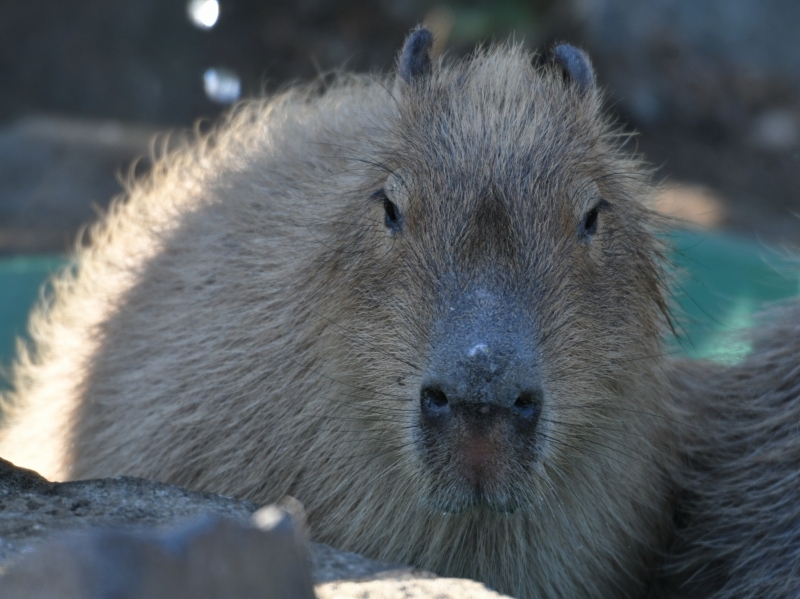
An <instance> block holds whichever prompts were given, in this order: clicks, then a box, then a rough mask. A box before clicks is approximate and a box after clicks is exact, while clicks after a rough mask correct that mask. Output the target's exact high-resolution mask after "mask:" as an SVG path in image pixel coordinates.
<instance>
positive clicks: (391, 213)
mask: <svg viewBox="0 0 800 599" xmlns="http://www.w3.org/2000/svg"><path fill="white" fill-rule="evenodd" d="M383 210H384V212H386V217H385V218H384V219H383V222H384V224H385V225H386V228H387V229H389V230H390V231H391V232H392V233H399V232H400V213H399V212H398V211H397V206H395V205H394V202H392V201H391V200H390V199H389V198H387V197H386V196H384V198H383Z"/></svg>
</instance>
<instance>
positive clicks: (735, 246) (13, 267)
mask: <svg viewBox="0 0 800 599" xmlns="http://www.w3.org/2000/svg"><path fill="white" fill-rule="evenodd" d="M668 241H669V242H670V244H671V245H672V246H673V247H674V249H675V251H674V252H673V254H672V256H671V262H672V264H673V265H674V266H675V275H674V277H673V279H674V283H673V285H672V295H673V301H672V306H673V313H674V315H675V317H676V319H677V321H678V323H679V327H678V332H679V335H678V338H677V339H670V343H671V344H672V345H673V346H674V348H675V351H676V352H684V353H686V354H687V355H689V356H692V357H706V358H712V359H718V360H722V361H734V360H736V359H737V358H738V357H740V356H741V355H743V354H744V353H745V352H746V351H747V349H748V348H747V345H746V344H744V343H742V342H741V341H740V340H737V338H736V335H735V332H736V331H737V330H740V329H741V328H742V327H746V326H748V325H749V324H751V323H752V316H753V314H754V312H756V311H758V310H760V309H762V308H764V307H766V306H769V305H770V304H771V303H774V302H777V301H780V300H783V299H786V298H788V297H792V296H795V295H798V294H800V259H798V258H797V257H795V258H794V259H791V258H789V257H787V255H786V254H785V253H782V252H780V251H777V250H774V249H770V248H768V247H766V246H763V245H759V244H756V243H754V242H751V241H748V240H743V239H738V238H735V237H731V236H726V235H721V234H719V233H700V232H687V231H681V232H675V233H672V234H670V235H668ZM66 264H67V261H66V259H65V258H63V257H60V256H44V257H16V258H8V259H3V260H0V366H2V367H5V366H7V365H8V364H9V363H10V362H11V360H12V358H13V356H14V346H15V339H16V338H17V336H20V335H24V333H25V326H26V320H27V315H28V312H29V311H30V308H31V306H32V305H33V304H34V302H35V301H36V299H37V298H38V297H39V294H40V293H41V290H42V286H43V285H45V283H46V281H47V280H48V279H49V277H51V276H52V275H53V274H54V273H56V272H57V271H58V270H59V269H61V268H63V267H64V266H65V265H66Z"/></svg>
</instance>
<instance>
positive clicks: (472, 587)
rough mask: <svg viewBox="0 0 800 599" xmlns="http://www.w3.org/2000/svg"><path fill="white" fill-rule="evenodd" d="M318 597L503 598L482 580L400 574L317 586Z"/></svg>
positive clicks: (349, 598)
mask: <svg viewBox="0 0 800 599" xmlns="http://www.w3.org/2000/svg"><path fill="white" fill-rule="evenodd" d="M316 592H317V597H318V598H319V599H502V598H503V597H507V595H500V594H499V593H496V592H494V591H492V590H489V589H487V588H486V587H485V586H483V585H482V584H480V583H479V582H475V581H473V580H464V579H463V578H436V577H429V578H426V577H422V576H413V575H407V574H406V575H404V574H398V575H397V576H393V577H391V578H390V577H380V578H378V579H375V580H361V581H342V582H330V583H327V584H322V585H317V588H316Z"/></svg>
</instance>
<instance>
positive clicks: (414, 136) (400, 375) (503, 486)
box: [343, 57, 663, 512]
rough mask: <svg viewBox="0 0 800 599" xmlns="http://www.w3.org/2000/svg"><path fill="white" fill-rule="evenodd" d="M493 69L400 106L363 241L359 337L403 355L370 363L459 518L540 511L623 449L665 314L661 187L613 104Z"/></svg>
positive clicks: (414, 84)
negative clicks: (573, 477)
mask: <svg viewBox="0 0 800 599" xmlns="http://www.w3.org/2000/svg"><path fill="white" fill-rule="evenodd" d="M495 66H497V65H493V64H492V62H491V57H488V58H486V59H485V60H483V61H481V60H476V61H474V62H472V63H467V65H466V66H464V67H463V68H462V72H461V73H459V74H458V75H457V76H455V77H453V76H452V74H451V75H450V77H448V78H447V79H439V78H437V74H436V72H435V71H434V72H433V73H431V74H430V75H427V76H425V77H420V78H419V79H417V80H413V81H411V82H410V83H409V84H408V85H406V86H404V87H402V88H401V89H400V90H399V92H398V97H397V102H398V104H399V114H398V116H397V120H396V122H395V123H394V129H393V130H391V131H390V132H389V134H388V135H387V139H388V140H389V141H387V142H386V143H385V145H384V146H382V147H381V148H380V151H379V152H378V155H376V156H373V157H371V159H372V160H373V161H374V164H376V165H378V166H379V169H380V172H381V174H380V175H376V182H375V185H374V188H375V189H374V191H373V192H372V193H371V194H368V193H366V191H365V194H364V196H365V199H364V202H365V208H364V213H363V217H362V219H361V222H360V223H359V225H360V226H359V227H358V230H359V234H358V236H357V239H356V240H355V241H353V239H352V236H351V238H350V239H348V240H347V243H348V244H349V245H348V248H349V249H348V251H347V253H346V259H347V261H348V269H347V270H348V272H349V273H351V275H352V276H353V277H354V280H353V282H352V283H351V284H350V286H349V287H350V293H351V294H352V297H353V301H354V302H356V303H358V304H359V309H358V310H357V312H358V317H357V318H356V319H354V321H353V322H352V325H351V326H352V327H353V328H354V330H355V331H358V332H357V334H356V337H357V338H364V339H367V338H368V339H377V340H391V343H389V344H388V345H386V346H384V345H382V343H383V342H382V341H381V342H379V343H380V344H381V346H380V348H378V347H373V348H371V349H372V350H373V351H371V352H369V355H367V356H365V359H367V360H372V361H377V362H378V363H377V364H372V365H371V366H369V368H370V371H371V373H373V374H374V378H377V379H379V380H381V381H382V382H383V385H384V386H383V387H382V388H380V391H379V394H378V395H377V396H376V401H379V402H384V403H385V404H386V406H392V409H395V410H396V418H397V421H396V427H397V431H396V437H395V438H394V442H395V443H397V444H400V445H402V444H406V445H407V446H408V447H409V448H412V449H411V450H410V451H408V452H407V453H406V456H407V458H408V461H409V464H410V465H409V467H413V468H415V469H416V470H417V471H418V473H419V476H420V478H421V480H422V481H424V484H422V485H421V489H422V490H423V494H424V496H425V500H426V501H428V502H429V503H430V504H431V505H432V506H434V507H435V508H436V509H439V510H442V511H446V512H459V511H463V510H465V509H468V508H489V509H492V510H499V511H515V510H517V509H519V508H520V507H525V506H530V505H532V504H535V503H537V502H540V501H541V500H542V497H544V496H547V495H548V494H549V493H551V492H552V489H553V488H554V487H558V486H561V485H563V484H564V477H565V476H566V475H567V473H568V472H570V471H571V469H572V468H573V467H574V463H573V462H574V461H575V459H576V457H580V459H581V460H584V461H586V460H587V459H588V461H589V462H591V461H592V459H614V452H615V451H624V449H622V448H620V447H619V441H618V438H617V437H615V436H614V433H613V432H610V431H614V430H617V431H618V432H619V423H618V416H619V414H620V413H621V411H625V410H631V409H632V408H634V407H635V404H629V402H630V401H631V400H630V399H628V398H626V394H628V392H629V389H628V386H629V384H631V381H632V378H633V373H635V372H637V369H639V368H640V367H643V366H642V365H641V363H643V362H647V360H646V359H645V358H647V357H648V356H652V355H654V354H655V353H657V352H658V343H659V335H660V326H661V325H660V323H661V320H660V319H661V312H662V308H663V304H662V303H661V302H662V300H661V291H660V280H659V270H658V266H657V264H656V263H655V262H654V259H655V258H654V256H655V255H656V253H657V252H656V251H655V249H654V247H653V243H654V242H653V241H652V239H651V236H650V234H649V233H648V231H647V229H648V226H649V223H648V213H647V211H646V210H645V209H644V208H642V207H641V205H640V203H639V200H638V198H640V197H641V196H642V194H643V193H646V188H645V186H644V183H643V182H642V180H641V177H640V176H638V175H636V174H635V172H636V171H634V170H633V166H632V165H631V164H629V163H627V162H625V161H623V160H621V159H619V158H617V155H616V153H615V151H614V150H613V148H614V146H615V143H616V140H614V139H613V138H610V137H609V135H608V134H607V133H606V132H605V128H604V127H603V126H602V123H601V121H600V120H599V117H598V115H597V107H596V103H597V100H596V98H594V96H592V95H591V94H587V93H584V94H581V93H580V92H579V91H578V90H576V89H574V88H573V87H571V86H570V84H569V82H567V81H560V80H559V79H558V77H559V74H558V73H557V72H555V70H553V71H552V72H550V71H544V72H537V71H535V69H534V67H533V66H531V65H530V64H526V63H523V62H522V61H520V62H519V63H517V64H516V65H515V66H516V67H517V68H518V70H516V71H515V72H509V71H507V70H506V71H503V70H502V69H496V68H494V67H495ZM505 66H506V67H507V66H508V65H505ZM490 82H491V83H490ZM401 132H402V134H401ZM343 253H344V252H343ZM354 262H355V263H357V264H356V265H354V264H353V263H354ZM370 376H373V375H370ZM634 401H635V400H634ZM398 406H402V407H398ZM387 409H388V408H387ZM612 446H613V447H612Z"/></svg>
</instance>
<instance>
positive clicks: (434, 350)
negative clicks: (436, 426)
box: [420, 289, 543, 422]
mask: <svg viewBox="0 0 800 599" xmlns="http://www.w3.org/2000/svg"><path fill="white" fill-rule="evenodd" d="M513 307H514V302H512V301H509V300H508V298H504V297H502V296H499V295H496V294H493V293H490V292H488V291H485V290H482V289H479V290H475V291H472V292H470V293H468V294H465V295H464V296H461V298H459V301H457V302H454V305H453V306H451V307H450V308H449V309H448V311H447V313H446V315H445V317H444V318H442V319H441V320H440V321H439V322H438V323H437V326H436V330H435V334H434V335H433V343H432V347H431V356H430V361H429V364H428V369H427V373H426V375H425V376H424V377H423V381H422V385H421V388H420V409H421V412H422V415H423V417H424V418H425V419H426V420H430V421H440V422H441V421H442V419H443V418H445V417H447V416H448V415H450V414H453V413H455V412H462V413H465V414H466V413H470V414H474V415H476V416H478V417H480V416H481V415H483V416H488V415H493V414H506V415H513V416H514V417H515V418H521V419H523V420H533V419H536V418H537V416H538V414H539V411H540V409H541V405H542V399H543V390H542V383H541V377H540V374H539V372H540V370H539V365H538V352H537V351H536V342H535V339H536V335H535V328H534V327H533V326H532V325H531V324H530V323H528V322H526V321H525V320H523V319H522V317H521V316H520V314H521V311H518V310H515V309H514V308H513Z"/></svg>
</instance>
